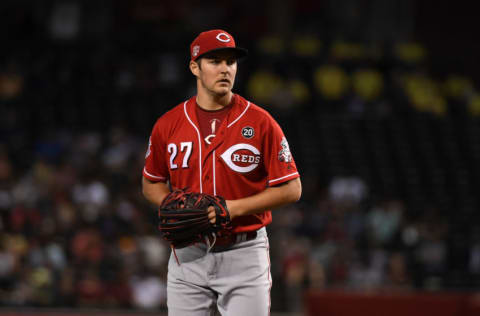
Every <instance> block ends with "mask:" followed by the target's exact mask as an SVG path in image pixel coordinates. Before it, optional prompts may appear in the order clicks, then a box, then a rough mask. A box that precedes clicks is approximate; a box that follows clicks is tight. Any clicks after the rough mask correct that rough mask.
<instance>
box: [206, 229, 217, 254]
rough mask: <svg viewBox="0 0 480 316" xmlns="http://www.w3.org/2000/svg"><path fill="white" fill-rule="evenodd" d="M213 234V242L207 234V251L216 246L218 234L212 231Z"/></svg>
mask: <svg viewBox="0 0 480 316" xmlns="http://www.w3.org/2000/svg"><path fill="white" fill-rule="evenodd" d="M212 236H213V242H212V243H211V244H210V238H208V237H209V236H208V235H205V243H206V244H207V253H210V250H212V248H213V246H215V242H216V241H217V235H216V234H215V233H213V232H212Z"/></svg>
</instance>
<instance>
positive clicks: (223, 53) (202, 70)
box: [142, 30, 302, 316]
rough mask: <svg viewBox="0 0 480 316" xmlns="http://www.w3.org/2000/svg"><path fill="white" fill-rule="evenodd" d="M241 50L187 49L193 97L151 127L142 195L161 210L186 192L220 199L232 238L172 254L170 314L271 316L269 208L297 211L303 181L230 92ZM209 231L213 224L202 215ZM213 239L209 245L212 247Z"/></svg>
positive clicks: (251, 107) (198, 43)
mask: <svg viewBox="0 0 480 316" xmlns="http://www.w3.org/2000/svg"><path fill="white" fill-rule="evenodd" d="M246 55H247V51H246V50H245V49H243V48H239V47H237V46H236V45H235V41H234V39H233V37H232V35H230V34H229V33H227V32H226V31H224V30H210V31H206V32H202V33H200V34H199V35H198V36H197V37H196V38H195V39H194V41H193V42H192V43H191V45H190V57H191V60H190V64H189V67H190V70H191V72H192V74H193V75H194V76H195V78H196V82H197V95H196V96H194V97H192V98H190V99H189V100H186V101H185V102H182V103H180V104H179V105H177V106H176V107H174V108H173V109H171V110H170V111H168V112H167V113H165V114H164V115H163V116H161V117H160V118H159V119H158V120H157V122H156V123H155V125H154V127H153V130H152V133H151V135H150V139H149V144H148V150H147V153H146V158H145V167H144V169H143V180H142V189H143V194H144V196H145V198H146V199H147V200H149V201H150V202H152V203H154V204H155V205H157V206H159V205H161V204H162V201H163V200H164V198H165V197H166V196H167V195H168V194H169V193H170V192H171V190H175V189H181V188H186V187H188V188H189V189H190V190H192V191H195V192H199V193H208V194H211V195H213V196H221V197H223V198H224V199H225V202H226V206H227V209H228V212H229V215H230V220H231V224H232V226H231V227H230V228H229V229H230V230H231V231H230V232H229V234H220V235H219V236H217V237H216V236H212V238H206V240H205V242H198V243H194V244H192V245H189V246H186V247H183V248H180V249H175V247H172V248H173V249H172V254H171V256H170V260H169V264H168V282H167V307H168V314H169V315H178V316H186V315H213V313H214V312H215V310H216V309H218V311H219V312H220V313H221V314H222V315H229V316H235V315H241V316H246V315H256V316H259V315H265V316H266V315H269V313H270V289H271V286H272V279H271V275H270V259H269V243H268V238H267V233H266V229H265V226H266V225H268V224H269V223H270V222H271V221H272V215H271V209H274V208H278V207H280V206H283V205H286V204H289V203H293V202H296V201H297V200H298V199H299V198H300V196H301V190H302V189H301V182H300V178H299V173H298V171H297V168H296V165H295V162H294V160H293V157H292V154H291V152H290V149H289V146H288V142H287V139H286V138H285V136H284V134H283V132H282V129H281V128H280V126H279V125H278V124H277V122H276V121H275V120H274V119H273V118H272V117H271V116H270V114H269V113H267V112H266V111H265V110H264V109H262V108H260V107H259V106H257V105H255V104H253V103H251V102H250V101H248V100H246V99H244V98H243V97H241V96H240V95H238V94H235V93H233V92H232V88H233V85H234V82H235V75H236V72H237V61H238V60H239V59H241V58H243V57H245V56H246ZM209 219H210V221H211V222H212V223H213V222H214V221H215V215H214V214H209ZM215 237H216V238H215Z"/></svg>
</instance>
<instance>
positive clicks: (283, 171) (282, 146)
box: [264, 117, 300, 186]
mask: <svg viewBox="0 0 480 316" xmlns="http://www.w3.org/2000/svg"><path fill="white" fill-rule="evenodd" d="M267 126H268V128H267V130H266V133H267V134H266V135H265V138H264V139H265V143H264V153H265V156H264V158H265V160H264V164H265V170H266V171H267V173H268V185H269V186H275V185H277V184H280V183H283V182H286V181H289V180H292V179H295V178H298V177H299V176H300V175H299V173H298V170H297V166H296V165H295V161H294V159H293V155H292V153H291V152H290V147H289V146H288V142H287V138H286V137H285V135H284V134H283V131H282V129H281V128H280V125H278V123H277V122H276V121H275V120H274V119H273V118H272V117H269V124H267Z"/></svg>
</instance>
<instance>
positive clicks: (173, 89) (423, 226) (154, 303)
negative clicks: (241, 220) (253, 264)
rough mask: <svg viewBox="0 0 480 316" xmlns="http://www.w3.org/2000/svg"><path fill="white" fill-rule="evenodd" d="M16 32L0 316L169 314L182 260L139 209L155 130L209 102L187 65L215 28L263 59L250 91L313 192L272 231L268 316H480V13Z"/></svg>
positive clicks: (245, 14)
mask: <svg viewBox="0 0 480 316" xmlns="http://www.w3.org/2000/svg"><path fill="white" fill-rule="evenodd" d="M0 12H1V14H0V17H1V18H0V26H1V27H0V39H1V50H0V315H60V314H62V315H64V314H66V315H83V314H86V313H89V311H90V312H91V311H92V310H93V311H96V312H95V313H98V314H107V315H131V314H133V315H142V316H143V315H153V314H155V315H162V314H163V313H165V295H166V293H165V281H166V260H167V256H168V254H169V250H168V247H167V246H166V245H165V244H164V243H163V242H162V241H161V240H160V239H159V236H158V234H157V232H156V228H155V226H156V218H155V210H154V209H152V208H151V206H149V205H147V204H146V202H145V201H144V200H143V198H142V196H141V192H140V179H141V170H142V167H143V159H144V158H143V157H144V153H145V150H146V142H147V140H148V136H149V134H150V129H151V128H152V126H153V123H154V122H155V120H156V118H157V117H158V116H160V115H161V114H162V113H164V111H166V110H167V109H169V108H171V107H172V106H174V105H176V104H178V103H180V102H182V101H183V100H185V99H186V98H188V97H190V96H191V95H192V94H193V93H194V90H195V85H194V84H195V83H194V80H193V78H192V76H191V74H189V72H188V69H187V63H188V59H189V57H188V56H189V55H188V46H189V44H190V41H191V40H192V39H193V38H194V36H196V35H197V34H198V33H199V32H200V31H203V30H205V29H210V28H224V29H226V30H227V31H229V32H231V33H232V34H234V36H235V37H236V40H237V43H238V44H239V45H240V46H242V47H246V48H248V49H249V51H250V57H249V58H248V59H247V60H245V61H243V62H242V63H241V64H240V67H239V73H238V77H237V83H236V89H235V90H236V91H237V92H238V93H240V94H242V95H244V96H246V97H247V98H248V99H250V100H252V101H254V102H255V103H257V104H259V105H261V106H264V107H265V108H266V109H268V110H269V111H270V112H271V113H272V114H273V116H274V117H275V118H276V119H277V120H278V121H279V122H280V124H281V125H282V126H283V127H284V131H285V133H286V135H287V137H288V139H289V142H290V147H291V148H292V151H293V154H294V157H295V158H296V162H297V165H298V167H299V169H300V171H301V174H302V180H303V184H304V195H303V198H302V200H301V202H299V203H297V204H296V205H292V206H290V207H286V208H285V209H283V210H277V211H275V212H274V222H273V224H272V225H271V226H269V234H270V241H271V256H272V274H273V281H274V286H273V289H272V312H273V313H272V315H277V314H278V315H350V314H355V315H363V314H362V312H363V313H364V314H367V313H368V314H369V315H385V314H386V312H385V310H388V311H389V313H388V314H389V315H397V314H395V313H398V315H404V314H409V315H416V314H415V313H417V314H418V313H421V314H422V315H429V314H432V315H433V314H435V315H479V314H480V312H479V310H480V299H479V293H480V220H479V216H478V210H479V209H478V208H479V206H480V203H479V202H480V201H479V192H478V188H479V187H480V90H479V89H480V85H479V84H480V63H479V61H478V56H480V42H479V40H478V35H477V34H476V33H477V31H475V30H478V26H477V24H478V23H477V21H478V17H477V15H478V13H477V12H476V11H475V10H473V4H470V3H469V2H468V1H455V2H454V3H451V2H447V1H435V2H432V1H413V0H391V1H382V0H363V1H360V0H358V1H356V0H320V1H314V0H296V1H294V0H287V1H274V0H270V1H264V2H261V1H238V2H233V1H232V2H230V1H211V2H205V1H188V2H187V1H181V0H163V1H157V0H125V1H120V0H117V1H115V0H97V1H87V0H85V1H82V0H58V1H57V0H41V1H33V0H32V1H28V0H2V1H1V2H0ZM435 306H436V307H435ZM348 308H350V310H349V309H348ZM385 308H386V309H385ZM434 308H436V309H437V310H435V309H434ZM56 310H57V311H59V312H54V311H56ZM82 311H83V312H82Z"/></svg>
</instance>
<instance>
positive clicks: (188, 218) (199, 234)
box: [158, 189, 231, 248]
mask: <svg viewBox="0 0 480 316" xmlns="http://www.w3.org/2000/svg"><path fill="white" fill-rule="evenodd" d="M210 206H213V207H214V209H215V214H216V219H215V223H214V224H212V223H211V222H210V220H209V219H208V208H209V207H210ZM158 216H159V219H160V223H159V227H158V228H159V230H160V231H161V232H162V234H163V239H165V240H166V241H168V242H170V243H171V244H172V245H173V246H174V247H175V248H183V247H186V246H189V245H192V244H194V243H197V242H202V241H205V237H206V236H207V238H208V237H209V236H210V235H212V233H213V234H221V232H220V231H223V233H225V232H228V230H229V228H231V220H230V213H229V212H228V209H227V205H226V203H225V199H223V198H222V197H220V196H213V195H209V194H204V193H196V192H191V191H189V190H188V189H181V190H175V191H173V192H170V193H169V194H168V195H167V196H166V197H165V199H164V200H163V202H162V205H160V209H159V212H158Z"/></svg>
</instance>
